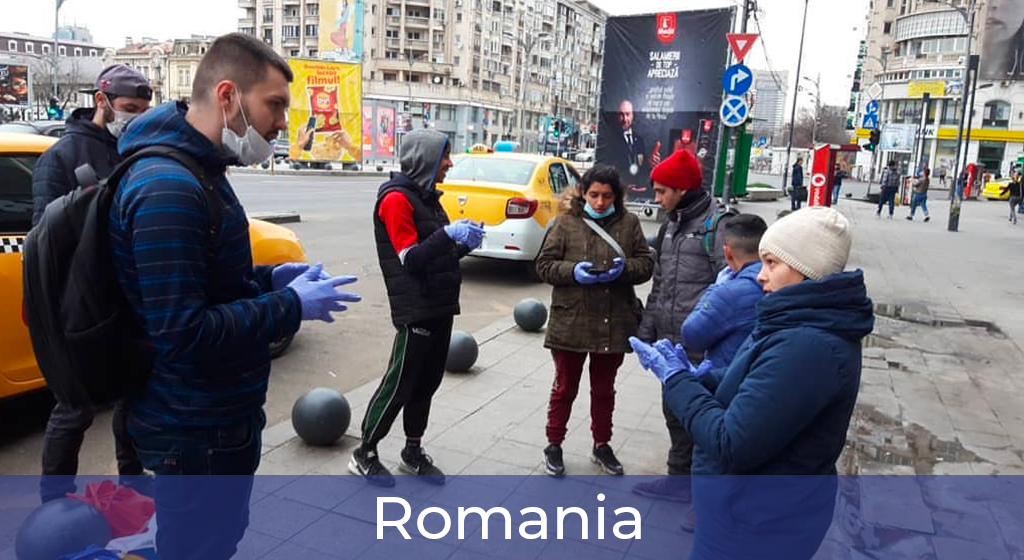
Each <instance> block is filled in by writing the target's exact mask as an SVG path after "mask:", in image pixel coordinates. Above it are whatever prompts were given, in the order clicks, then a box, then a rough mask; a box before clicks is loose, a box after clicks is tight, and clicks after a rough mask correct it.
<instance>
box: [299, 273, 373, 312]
mask: <svg viewBox="0 0 1024 560" xmlns="http://www.w3.org/2000/svg"><path fill="white" fill-rule="evenodd" d="M323 267H324V265H323V264H321V263H316V264H315V265H313V266H311V267H309V269H308V270H306V271H305V272H303V273H302V274H300V275H298V276H296V277H295V279H294V280H292V281H291V282H290V283H289V284H288V287H289V288H291V289H292V290H294V291H295V293H296V295H298V296H299V301H300V302H302V320H303V321H310V320H313V319H318V320H320V321H323V322H325V323H333V322H334V317H332V316H331V313H335V312H339V311H345V310H346V309H348V307H347V306H346V305H345V304H343V303H341V302H343V301H347V302H356V301H360V300H362V299H363V298H361V297H359V296H358V295H356V294H350V293H346V292H339V291H337V290H335V288H336V287H338V286H344V285H345V284H351V283H353V282H355V281H356V280H357V278H356V277H355V276H338V277H335V278H328V279H326V280H321V279H320V275H321V274H322V273H323Z"/></svg>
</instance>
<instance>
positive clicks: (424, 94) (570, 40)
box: [238, 0, 607, 150]
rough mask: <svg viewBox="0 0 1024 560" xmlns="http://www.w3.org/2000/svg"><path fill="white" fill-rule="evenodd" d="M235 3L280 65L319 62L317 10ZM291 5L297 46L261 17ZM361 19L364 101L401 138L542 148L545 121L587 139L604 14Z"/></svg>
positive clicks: (548, 5)
mask: <svg viewBox="0 0 1024 560" xmlns="http://www.w3.org/2000/svg"><path fill="white" fill-rule="evenodd" d="M238 4H239V7H241V8H243V9H245V10H246V17H244V18H242V19H241V20H239V30H240V31H242V32H246V33H251V34H254V35H256V36H258V37H261V38H263V39H264V40H266V41H268V43H269V44H271V45H273V46H274V48H275V49H276V50H277V51H278V52H279V53H281V54H282V55H284V56H302V57H316V55H317V52H316V43H317V37H316V36H315V34H308V33H306V32H307V31H315V30H314V29H313V28H312V27H310V26H311V25H313V24H315V23H317V21H316V20H317V19H318V18H317V17H312V16H310V14H313V13H318V8H316V6H317V5H318V2H315V1H311V0H238ZM289 7H291V8H292V9H295V10H297V13H298V14H300V16H301V18H300V20H299V21H300V22H301V25H302V30H301V31H302V32H303V34H302V35H301V36H300V37H299V38H298V39H297V40H293V41H291V42H289V41H288V40H287V38H286V37H282V36H281V34H279V33H277V29H276V27H275V26H276V24H273V25H271V24H268V22H267V21H266V19H265V16H267V15H271V17H276V14H277V11H278V10H280V9H287V8H289ZM363 10H364V14H363V98H364V100H365V101H366V103H367V104H370V105H374V106H388V107H394V108H395V109H396V111H397V114H398V116H399V118H398V120H399V123H400V127H399V134H401V133H402V132H404V131H408V130H410V129H412V128H427V127H429V128H433V129H435V130H439V131H442V132H445V133H446V134H448V135H449V136H450V137H451V138H452V141H453V146H454V147H455V149H456V150H464V149H465V148H467V147H469V146H471V145H473V144H475V143H478V142H483V143H486V144H489V145H490V144H493V142H495V141H497V140H502V139H511V140H516V141H519V142H520V143H521V145H522V148H523V149H524V150H535V149H537V146H538V140H539V132H540V129H541V127H542V126H545V125H546V124H547V122H548V117H550V116H558V117H563V118H567V119H570V120H571V121H572V123H573V126H574V128H576V129H578V130H579V131H580V132H581V135H585V134H586V133H588V132H589V130H590V127H591V125H596V122H597V121H596V118H597V110H598V102H599V92H598V88H599V85H600V79H601V76H600V72H601V63H602V59H601V57H602V55H603V52H604V23H605V19H606V18H607V15H606V14H604V13H603V12H601V11H600V10H599V9H597V8H595V7H594V6H592V5H591V4H589V3H587V2H585V1H576V0H365V1H364V2H363ZM292 13H294V12H288V14H292ZM288 17H294V16H288ZM292 21H294V20H292ZM293 24H294V23H293ZM296 51H297V52H298V53H299V54H295V53H296ZM582 142H583V141H582V140H580V143H582Z"/></svg>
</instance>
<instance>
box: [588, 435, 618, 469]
mask: <svg viewBox="0 0 1024 560" xmlns="http://www.w3.org/2000/svg"><path fill="white" fill-rule="evenodd" d="M590 460H591V461H593V462H595V463H597V464H598V466H600V467H601V470H602V471H604V472H606V473H608V474H613V475H621V474H622V463H620V462H619V460H618V459H616V458H615V453H614V452H613V451H612V446H610V445H608V444H607V443H602V444H601V445H598V446H597V447H595V448H594V452H593V453H591V455H590Z"/></svg>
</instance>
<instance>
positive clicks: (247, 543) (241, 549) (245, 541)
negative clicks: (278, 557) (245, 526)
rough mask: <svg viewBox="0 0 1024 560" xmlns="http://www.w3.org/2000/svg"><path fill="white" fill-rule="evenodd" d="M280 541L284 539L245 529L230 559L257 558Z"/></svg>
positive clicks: (261, 556) (244, 559)
mask: <svg viewBox="0 0 1024 560" xmlns="http://www.w3.org/2000/svg"><path fill="white" fill-rule="evenodd" d="M282 542H284V541H283V540H281V539H276V538H274V537H271V536H268V535H264V534H262V533H257V532H256V531H246V532H245V535H244V536H243V537H242V540H241V541H239V543H238V551H237V552H235V555H234V556H232V557H231V558H232V560H257V559H258V558H263V557H264V556H265V555H266V554H267V553H269V552H270V551H271V550H273V549H275V548H277V546H278V545H280V544H281V543H282Z"/></svg>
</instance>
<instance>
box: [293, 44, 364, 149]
mask: <svg viewBox="0 0 1024 560" xmlns="http://www.w3.org/2000/svg"><path fill="white" fill-rule="evenodd" d="M288 66H290V67H291V69H292V72H293V73H294V74H295V80H294V81H293V82H292V83H291V85H290V86H289V89H290V91H291V97H292V102H291V107H289V108H288V140H289V144H288V145H289V157H291V158H292V159H302V160H312V161H345V162H353V161H360V160H361V156H362V153H361V152H362V148H361V144H362V120H361V116H360V112H361V111H360V110H361V109H362V98H363V89H362V84H363V82H362V67H361V66H360V65H359V64H347V63H341V62H327V61H319V60H302V59H295V58H291V59H288ZM309 125H312V127H311V130H310V128H309ZM310 133H312V144H309V143H308V140H309V137H310V136H309V135H310ZM307 146H308V147H309V148H308V149H307Z"/></svg>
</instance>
